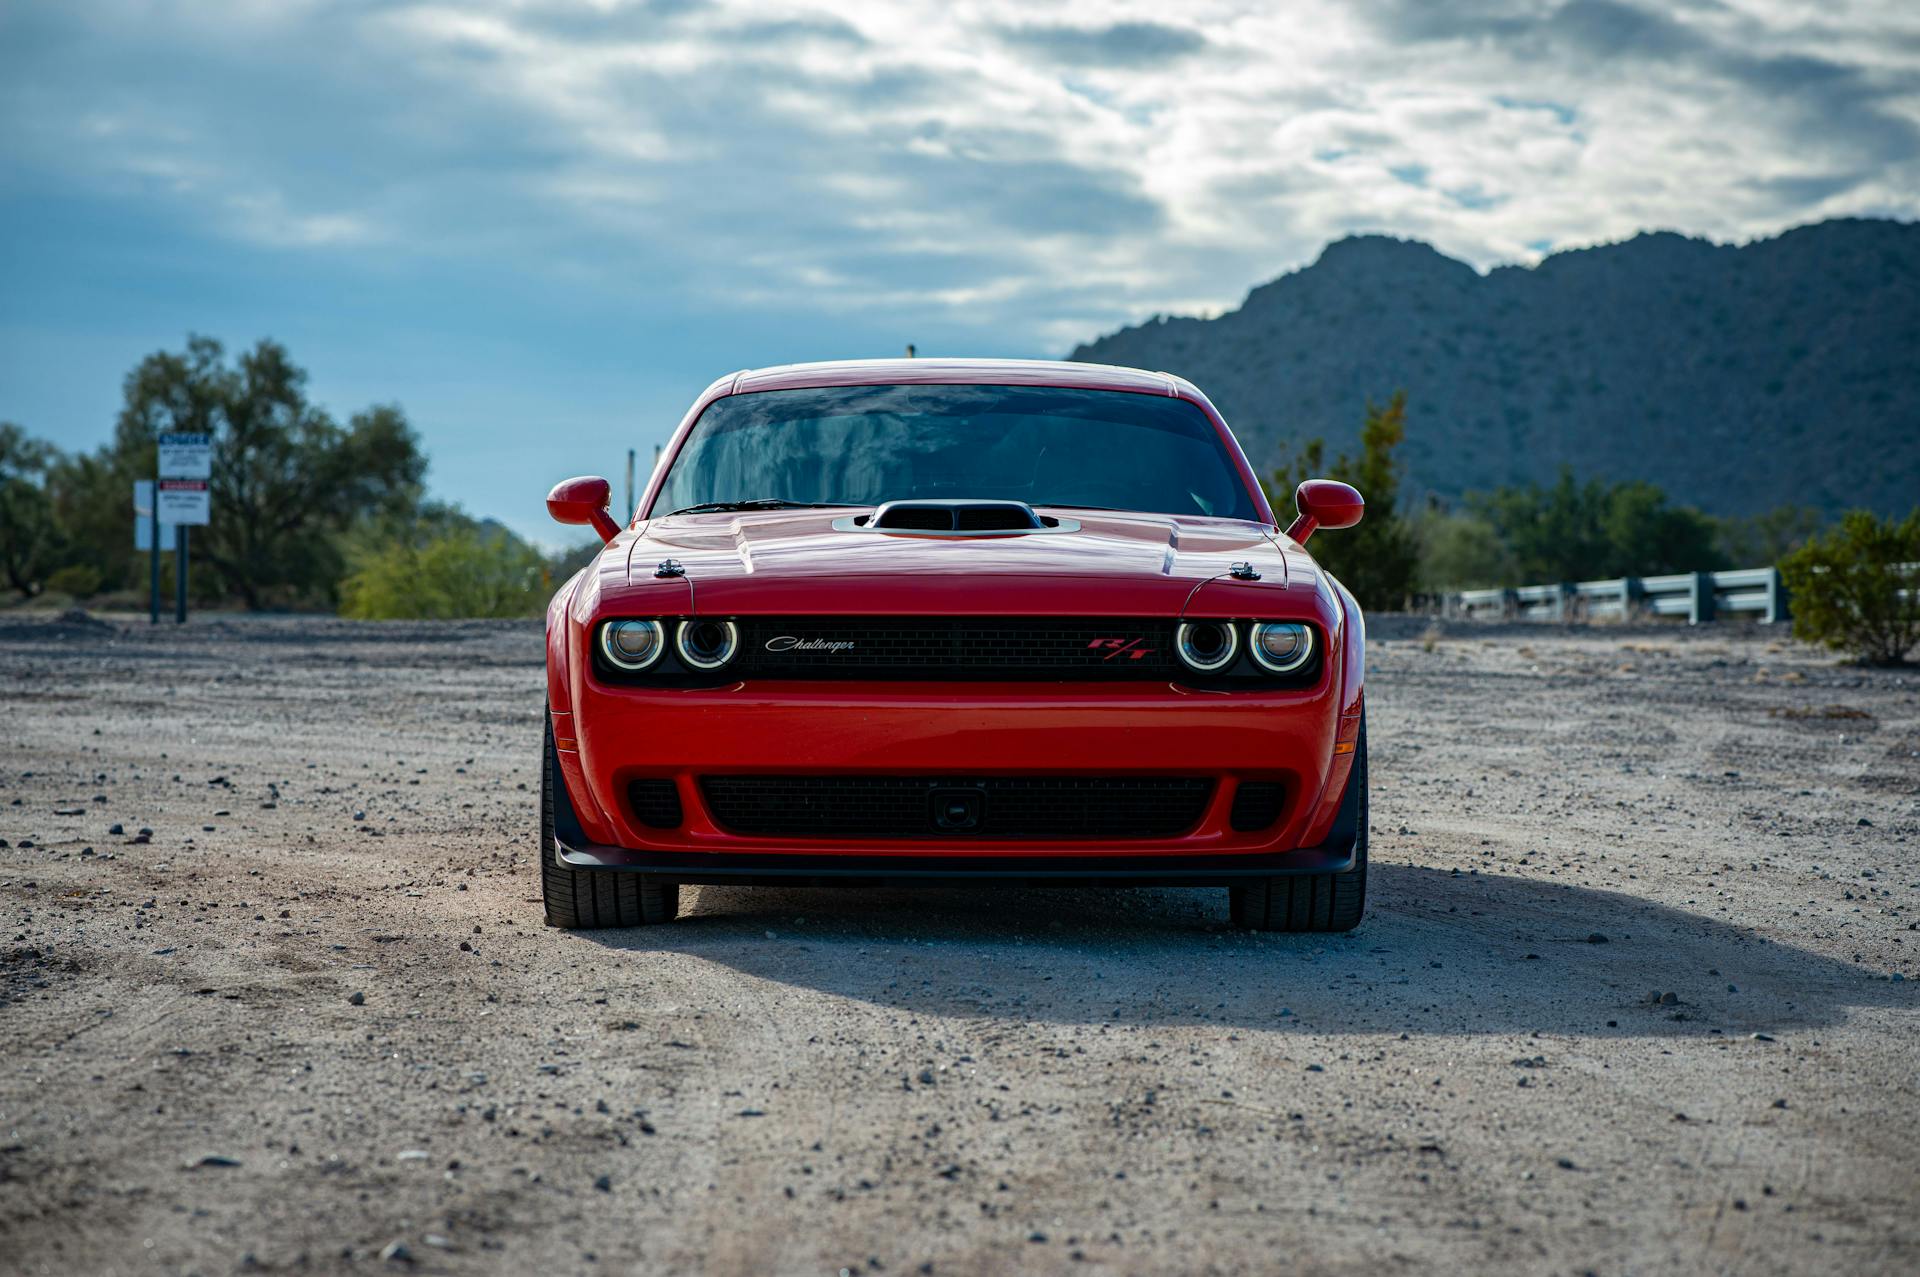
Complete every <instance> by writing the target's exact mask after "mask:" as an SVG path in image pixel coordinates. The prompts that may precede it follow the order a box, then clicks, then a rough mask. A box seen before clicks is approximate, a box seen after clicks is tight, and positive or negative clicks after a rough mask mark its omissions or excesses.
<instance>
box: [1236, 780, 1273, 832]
mask: <svg viewBox="0 0 1920 1277" xmlns="http://www.w3.org/2000/svg"><path fill="white" fill-rule="evenodd" d="M1278 819H1280V784H1279V782H1278V781H1271V780H1243V781H1241V782H1240V784H1239V786H1238V787H1237V788H1236V789H1235V790H1234V791H1233V827H1234V828H1235V829H1265V828H1266V827H1267V826H1269V825H1271V824H1272V823H1273V822H1274V821H1276V820H1278Z"/></svg>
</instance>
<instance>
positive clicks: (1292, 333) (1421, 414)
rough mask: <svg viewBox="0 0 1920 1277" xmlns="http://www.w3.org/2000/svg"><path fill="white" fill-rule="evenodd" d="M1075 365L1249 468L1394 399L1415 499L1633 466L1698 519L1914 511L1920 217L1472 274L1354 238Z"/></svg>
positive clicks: (1348, 445) (1114, 340)
mask: <svg viewBox="0 0 1920 1277" xmlns="http://www.w3.org/2000/svg"><path fill="white" fill-rule="evenodd" d="M1070 358H1073V359H1080V360H1090V361H1095V362H1099V363H1112V364H1129V365H1135V366H1138V367H1144V368H1154V369H1163V370H1165V371H1167V372H1172V373H1177V374H1179V375H1180V376H1183V377H1186V378H1188V379H1189V380H1191V381H1193V382H1194V383H1195V384H1196V385H1198V386H1199V387H1200V388H1201V389H1202V390H1204V391H1206V392H1207V394H1208V395H1209V396H1210V397H1211V398H1212V399H1213V401H1214V402H1215V403H1216V404H1217V405H1219V407H1220V410H1221V411H1222V412H1223V413H1224V414H1225V415H1226V417H1227V420H1228V421H1229V422H1231V423H1232V424H1233V427H1234V431H1235V433H1236V434H1238V435H1239V436H1240V439H1241V442H1242V443H1243V444H1244V445H1245V446H1246V448H1247V451H1248V454H1249V455H1250V456H1251V458H1252V460H1253V462H1254V464H1255V465H1256V467H1258V468H1259V469H1260V470H1261V471H1262V472H1263V473H1264V472H1265V471H1267V470H1268V469H1270V468H1271V466H1272V463H1273V461H1274V459H1275V457H1276V453H1277V449H1278V447H1279V446H1280V445H1282V444H1291V443H1293V442H1295V441H1297V440H1300V439H1304V438H1307V437H1310V436H1314V435H1322V436H1324V437H1325V438H1326V440H1327V442H1328V445H1329V447H1330V449H1331V450H1332V451H1334V452H1338V451H1341V450H1351V449H1353V448H1354V446H1355V441H1356V439H1357V436H1358V431H1359V425H1360V420H1361V410H1362V405H1363V403H1364V401H1365V399H1366V398H1367V396H1369V395H1372V396H1373V397H1375V398H1376V399H1384V398H1385V397H1386V396H1387V395H1388V394H1390V393H1391V392H1392V391H1393V390H1394V389H1395V388H1397V387H1405V388H1406V390H1407V392H1408V412H1407V417H1408V431H1407V434H1408V438H1407V443H1406V446H1405V449H1404V455H1405V458H1406V461H1407V466H1408V472H1409V478H1410V481H1411V484H1412V487H1413V489H1414V490H1415V491H1421V490H1427V491H1433V492H1437V493H1440V494H1442V495H1444V496H1448V497H1457V496H1458V495H1459V494H1460V493H1462V492H1464V491H1467V490H1469V489H1474V488H1491V487H1495V486H1498V485H1500V484H1503V483H1513V482H1521V481H1525V480H1529V479H1540V480H1550V479H1552V478H1553V476H1554V475H1555V474H1556V473H1557V471H1558V469H1559V467H1560V465H1561V464H1562V463H1565V464H1568V465H1571V466H1572V467H1573V469H1574V472H1575V474H1577V475H1579V476H1580V477H1582V478H1585V477H1589V476H1597V477H1605V478H1610V479H1629V478H1636V479H1649V480H1652V481H1653V482H1655V483H1657V484H1659V485H1660V486H1661V487H1662V488H1664V489H1666V490H1667V492H1668V493H1670V494H1671V495H1673V496H1674V497H1675V498H1677V499H1679V500H1681V501H1684V502H1687V503H1691V504H1695V505H1698V506H1700V507H1701V508H1703V509H1705V510H1708V511H1710V512H1712V513H1716V514H1747V513H1753V512H1757V511H1760V510H1765V509H1769V508H1772V507H1774V506H1777V505H1781V504H1783V503H1787V502H1795V503H1800V504H1806V505H1812V506H1816V507H1818V508H1820V509H1823V510H1827V511H1833V510H1838V509H1842V508H1845V507H1847V506H1849V505H1867V506H1870V507H1873V508H1875V509H1878V510H1881V511H1886V512H1893V511H1899V512H1902V513H1904V512H1905V511H1906V510H1908V509H1911V508H1912V507H1913V506H1914V505H1915V504H1916V503H1920V226H1917V225H1913V224H1903V223H1897V222H1886V221H1860V220H1847V221H1832V222H1825V223H1822V224H1820V225H1817V226H1809V227H1804V228H1802V229H1799V230H1794V231H1789V232H1788V233H1786V234H1784V235H1782V236H1780V237H1779V238H1777V239H1771V240H1766V241H1762V242H1759V243H1754V244H1748V245H1745V246H1743V247H1737V248H1736V247H1728V246H1720V245H1715V244H1711V243H1708V242H1706V241H1704V240H1697V239H1688V238H1686V237H1684V236H1681V235H1674V234H1665V233H1663V234H1649V235H1640V236H1638V237H1636V238H1634V239H1632V240H1630V241H1628V242H1627V243H1624V244H1613V245H1608V246H1606V247H1602V248H1587V249H1580V250H1576V251H1572V252H1565V253H1555V254H1553V255H1552V256H1550V257H1548V258H1547V259H1546V260H1545V261H1543V262H1541V263H1540V264H1539V265H1538V266H1536V267H1532V268H1528V267H1520V266H1505V267H1500V268H1498V269H1496V270H1493V271H1492V272H1490V273H1488V274H1486V275H1481V274H1479V273H1478V272H1476V271H1475V270H1473V269H1472V268H1471V267H1469V266H1467V265H1466V264H1464V263H1462V262H1457V261H1454V260H1453V259H1451V258H1448V257H1443V256H1442V255H1440V254H1439V253H1438V252H1436V251H1434V250H1433V249H1432V248H1430V247H1428V246H1427V245H1425V244H1421V243H1416V242H1411V241H1406V240H1397V239H1390V238H1386V237H1383V236H1359V237H1355V238H1350V239H1344V240H1341V241H1339V242H1338V243H1336V244H1332V245H1329V246H1328V247H1327V249H1326V251H1325V252H1323V253H1322V254H1321V256H1320V260H1318V261H1317V262H1315V263H1314V264H1313V265H1311V266H1309V267H1307V268H1306V269H1304V270H1300V271H1296V272H1294V273H1293V274H1291V275H1286V276H1282V277H1281V278H1280V279H1277V280H1275V281H1273V282H1272V283H1270V284H1264V285H1262V286H1260V287H1259V288H1256V289H1254V290H1253V291H1252V292H1251V293H1249V294H1248V295H1247V300H1246V302H1245V303H1244V304H1243V305H1242V306H1241V308H1240V309H1239V310H1237V311H1234V312H1233V313H1231V314H1227V315H1222V316H1220V317H1219V318H1218V319H1212V320H1199V319H1163V320H1150V321H1148V322H1147V323H1145V324H1142V325H1140V326H1139V327H1137V328H1127V329H1123V330H1122V331H1120V332H1117V333H1114V334H1113V335H1112V336H1109V337H1103V338H1101V339H1100V340H1098V341H1095V342H1093V343H1092V344H1090V345H1085V346H1081V347H1080V348H1078V349H1077V350H1075V351H1074V352H1073V354H1072V355H1071V356H1070Z"/></svg>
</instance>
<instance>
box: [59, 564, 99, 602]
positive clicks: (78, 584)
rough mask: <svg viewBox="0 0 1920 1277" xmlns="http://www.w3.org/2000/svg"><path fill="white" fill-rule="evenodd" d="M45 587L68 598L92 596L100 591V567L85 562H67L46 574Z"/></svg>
mask: <svg viewBox="0 0 1920 1277" xmlns="http://www.w3.org/2000/svg"><path fill="white" fill-rule="evenodd" d="M47 589H48V590H50V591H52V592H53V593H55V594H65V595H67V596H68V597H69V598H76V599H87V598H92V597H93V596H94V595H95V594H98V593H99V592H100V569H99V568H96V567H94V566H92V565H91V564H87V563H69V564H68V565H67V566H66V567H63V568H58V569H56V570H55V571H53V572H50V573H48V574H47Z"/></svg>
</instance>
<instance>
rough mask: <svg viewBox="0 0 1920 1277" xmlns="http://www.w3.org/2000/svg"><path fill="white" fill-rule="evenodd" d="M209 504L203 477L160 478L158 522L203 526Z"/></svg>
mask: <svg viewBox="0 0 1920 1277" xmlns="http://www.w3.org/2000/svg"><path fill="white" fill-rule="evenodd" d="M210 505H211V502H210V501H209V499H208V496H207V481H206V480H205V479H162V480H160V522H162V523H170V524H188V525H192V526H195V527H205V526H206V525H207V524H208V523H209V522H210V521H211V519H210V515H211V510H210V508H209V507H210Z"/></svg>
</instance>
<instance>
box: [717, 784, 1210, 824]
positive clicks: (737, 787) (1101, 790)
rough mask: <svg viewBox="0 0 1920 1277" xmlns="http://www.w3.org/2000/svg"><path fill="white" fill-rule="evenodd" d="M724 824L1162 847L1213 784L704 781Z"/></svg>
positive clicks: (1196, 817)
mask: <svg viewBox="0 0 1920 1277" xmlns="http://www.w3.org/2000/svg"><path fill="white" fill-rule="evenodd" d="M700 788H701V792H702V794H703V795H704V796H705V798H706V802H707V807H708V809H709V810H710V811H712V813H713V818H714V820H715V821H717V822H718V823H719V824H720V825H722V826H723V827H725V828H727V829H731V830H733V831H734V832H736V833H743V834H772V835H782V836H787V837H796V838H930V837H962V838H1036V839H1064V838H1165V837H1170V836H1172V835H1174V834H1180V833H1185V832H1186V831H1187V830H1189V829H1191V828H1193V827H1194V826H1195V825H1197V824H1199V823H1200V817H1201V816H1202V815H1203V814H1205V812H1206V809H1207V798H1208V795H1209V794H1210V793H1211V792H1212V790H1213V782H1212V781H1210V780H1206V779H1201V778H1194V777H1183V776H1151V777H1148V776H993V777H984V778H983V777H978V776H957V777H931V776H707V777H703V778H702V779H701V781H700Z"/></svg>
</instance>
